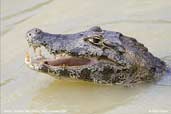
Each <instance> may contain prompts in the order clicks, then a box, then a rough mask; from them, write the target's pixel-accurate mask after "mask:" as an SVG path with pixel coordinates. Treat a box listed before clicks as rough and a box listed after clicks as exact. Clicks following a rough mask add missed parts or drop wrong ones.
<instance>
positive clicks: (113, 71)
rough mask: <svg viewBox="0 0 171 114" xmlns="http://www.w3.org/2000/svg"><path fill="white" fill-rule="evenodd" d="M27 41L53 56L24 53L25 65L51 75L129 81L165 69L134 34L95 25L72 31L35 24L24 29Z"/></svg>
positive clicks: (152, 76)
mask: <svg viewBox="0 0 171 114" xmlns="http://www.w3.org/2000/svg"><path fill="white" fill-rule="evenodd" d="M27 41H28V43H29V45H30V46H32V47H33V48H37V47H41V46H43V47H45V48H46V49H47V50H48V52H49V53H50V54H53V55H54V56H55V58H47V57H44V56H42V55H41V54H40V56H39V57H37V58H33V59H31V58H30V57H27V59H26V63H27V64H28V66H30V67H31V68H32V69H35V70H38V71H42V72H46V73H53V74H55V75H53V76H55V77H59V76H65V77H74V78H77V79H81V80H88V81H94V82H97V83H107V84H109V83H113V84H114V83H120V84H132V83H137V82H142V81H148V80H154V79H157V78H158V77H160V76H161V75H162V74H163V72H164V71H165V70H166V65H165V63H164V62H163V61H161V60H160V59H159V58H157V57H154V56H153V55H152V54H151V53H150V52H148V49H147V48H146V47H144V45H143V44H141V43H139V42H137V41H136V40H135V39H134V38H131V37H127V36H125V35H123V34H121V33H118V32H113V31H107V30H102V29H101V28H100V27H97V26H95V27H92V28H90V29H89V30H87V31H83V32H79V33H75V34H50V33H46V32H43V31H42V30H40V29H37V28H35V29H32V30H30V31H28V32H27Z"/></svg>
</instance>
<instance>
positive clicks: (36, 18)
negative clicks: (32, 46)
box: [0, 0, 171, 114]
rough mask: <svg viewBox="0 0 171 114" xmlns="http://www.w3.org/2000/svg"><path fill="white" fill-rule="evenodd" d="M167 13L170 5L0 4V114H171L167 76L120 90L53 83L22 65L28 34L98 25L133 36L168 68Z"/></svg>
mask: <svg viewBox="0 0 171 114" xmlns="http://www.w3.org/2000/svg"><path fill="white" fill-rule="evenodd" d="M170 12H171V1H170V0H165V1H163V0H141V1H138V0H86V1H85V0H73V1H69V0H1V86H0V88H1V112H2V113H4V112H5V111H6V112H9V111H16V110H18V111H30V113H34V114H42V113H46V114H49V113H53V111H56V112H55V113H60V114H61V113H62V114H114V113H117V114H149V113H150V112H152V113H157V114H158V113H159V114H160V113H168V114H169V113H171V108H170V107H171V101H170V99H171V74H170V73H169V72H168V73H167V74H166V75H165V76H164V77H163V78H162V80H160V81H159V82H157V83H153V84H147V85H145V84H144V85H140V86H137V87H133V88H124V87H120V86H109V85H97V84H93V83H89V82H83V81H76V80H55V79H53V78H52V77H50V76H48V75H46V74H43V73H38V72H35V71H33V70H30V69H29V68H27V67H26V66H25V64H24V55H25V52H26V50H28V45H27V42H26V40H25V33H26V31H28V30H29V29H31V28H33V27H38V28H41V29H43V30H44V31H48V32H51V33H73V32H79V31H82V30H86V29H88V28H89V27H91V26H93V25H100V26H101V27H102V28H104V29H107V30H114V31H119V32H122V33H123V34H126V35H128V36H132V37H135V38H136V39H137V40H138V41H140V42H142V43H144V44H145V46H147V47H148V48H149V50H150V51H151V52H152V53H153V54H154V55H155V56H157V57H160V58H162V59H163V60H165V61H166V62H167V64H168V65H170V66H171V13H170ZM31 111H32V112H31ZM36 111H37V112H36ZM41 111H42V112H41ZM43 111H44V112H43ZM46 111H47V112H46ZM48 111H49V112H48ZM155 111H156V112H155ZM16 113H19V112H16Z"/></svg>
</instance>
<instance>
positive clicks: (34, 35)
mask: <svg viewBox="0 0 171 114" xmlns="http://www.w3.org/2000/svg"><path fill="white" fill-rule="evenodd" d="M41 33H43V32H42V30H40V29H38V28H33V29H31V30H30V31H28V32H27V33H26V39H27V41H28V42H29V43H33V42H34V41H35V40H36V39H38V38H40V37H41Z"/></svg>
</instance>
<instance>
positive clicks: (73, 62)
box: [25, 49, 97, 67]
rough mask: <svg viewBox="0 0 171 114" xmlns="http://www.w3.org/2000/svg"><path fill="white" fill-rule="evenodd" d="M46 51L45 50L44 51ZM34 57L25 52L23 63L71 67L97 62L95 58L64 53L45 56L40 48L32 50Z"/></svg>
mask: <svg viewBox="0 0 171 114" xmlns="http://www.w3.org/2000/svg"><path fill="white" fill-rule="evenodd" d="M46 53H47V52H46ZM34 54H36V55H35V56H34V57H31V56H30V54H29V53H28V52H27V53H26V56H25V63H26V64H29V65H39V64H44V65H48V66H52V67H64V66H65V67H67V66H68V67H73V66H83V65H93V64H95V63H97V60H96V59H95V58H86V57H76V56H71V55H68V54H66V53H61V54H57V55H54V56H52V55H51V56H50V57H46V56H44V55H43V54H42V51H41V49H39V50H38V53H37V52H36V50H34Z"/></svg>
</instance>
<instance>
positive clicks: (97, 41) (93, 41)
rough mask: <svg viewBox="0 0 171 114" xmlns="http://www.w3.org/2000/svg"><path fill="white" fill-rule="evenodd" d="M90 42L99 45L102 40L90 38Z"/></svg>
mask: <svg viewBox="0 0 171 114" xmlns="http://www.w3.org/2000/svg"><path fill="white" fill-rule="evenodd" d="M88 41H89V42H91V43H95V44H97V43H99V42H100V41H101V39H98V38H89V39H88Z"/></svg>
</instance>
